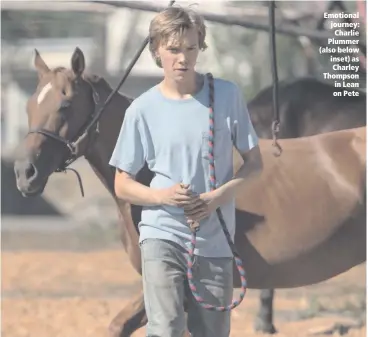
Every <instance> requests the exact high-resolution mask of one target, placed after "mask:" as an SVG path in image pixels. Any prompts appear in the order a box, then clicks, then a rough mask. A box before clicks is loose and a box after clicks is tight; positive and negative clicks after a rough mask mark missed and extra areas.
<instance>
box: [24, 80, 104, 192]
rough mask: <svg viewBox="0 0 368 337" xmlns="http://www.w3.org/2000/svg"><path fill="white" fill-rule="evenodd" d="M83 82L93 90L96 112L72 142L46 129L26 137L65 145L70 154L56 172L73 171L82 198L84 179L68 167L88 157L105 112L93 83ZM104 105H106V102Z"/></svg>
mask: <svg viewBox="0 0 368 337" xmlns="http://www.w3.org/2000/svg"><path fill="white" fill-rule="evenodd" d="M83 81H84V82H86V83H88V85H89V86H90V87H91V89H92V99H93V103H94V111H93V113H92V114H91V115H90V116H89V117H90V118H89V120H87V122H86V123H85V124H84V126H83V127H82V128H81V129H80V130H79V132H78V133H77V135H76V136H75V137H74V138H73V139H72V140H69V139H66V138H63V137H61V136H59V135H58V134H56V133H54V132H52V131H49V130H46V129H44V128H37V129H31V130H29V131H28V133H27V135H26V137H27V136H28V135H29V134H32V133H38V134H41V135H43V136H46V137H48V138H51V139H54V140H56V141H58V142H59V143H61V144H63V145H65V147H67V148H68V150H69V154H68V156H67V158H66V159H64V160H63V162H62V164H61V165H60V166H59V167H58V168H57V169H56V170H55V172H66V170H71V171H73V172H74V173H75V174H76V175H77V179H78V182H79V186H80V190H81V194H82V196H84V190H83V185H82V179H81V177H80V175H79V173H78V172H77V170H75V169H73V168H70V167H68V166H69V165H70V164H72V163H73V162H74V161H75V160H77V159H78V158H79V157H80V156H82V155H86V154H87V153H88V151H89V150H90V148H91V142H93V141H95V140H96V138H97V136H98V134H99V119H100V117H101V112H102V110H103V109H100V110H99V108H100V105H101V101H100V95H99V94H98V92H97V90H96V88H95V86H94V85H93V84H92V82H91V81H89V80H87V79H83ZM104 105H106V102H105V104H104ZM85 140H86V141H87V144H86V146H85V150H84V153H82V146H81V144H82V143H84V141H85Z"/></svg>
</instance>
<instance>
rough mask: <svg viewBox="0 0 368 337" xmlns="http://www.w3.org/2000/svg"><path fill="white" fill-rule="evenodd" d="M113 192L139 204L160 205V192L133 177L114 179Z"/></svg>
mask: <svg viewBox="0 0 368 337" xmlns="http://www.w3.org/2000/svg"><path fill="white" fill-rule="evenodd" d="M115 194H116V196H117V197H118V198H119V199H122V200H124V201H126V202H129V203H130V204H133V205H139V206H158V205H161V200H160V198H161V196H160V192H159V190H157V189H153V188H150V187H148V186H145V185H143V184H141V183H139V182H137V181H135V180H134V179H131V178H126V179H124V180H119V181H116V180H115Z"/></svg>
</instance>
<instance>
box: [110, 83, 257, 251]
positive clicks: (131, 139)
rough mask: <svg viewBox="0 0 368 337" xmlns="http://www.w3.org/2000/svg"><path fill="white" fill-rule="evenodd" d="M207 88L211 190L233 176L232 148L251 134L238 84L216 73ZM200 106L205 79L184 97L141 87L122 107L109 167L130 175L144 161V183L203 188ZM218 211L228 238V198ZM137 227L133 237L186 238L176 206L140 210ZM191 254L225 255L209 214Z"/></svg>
mask: <svg viewBox="0 0 368 337" xmlns="http://www.w3.org/2000/svg"><path fill="white" fill-rule="evenodd" d="M214 87H215V108H214V116H215V140H214V144H215V149H214V155H215V173H216V180H217V182H216V187H219V186H221V185H223V184H225V183H226V182H228V181H229V180H230V179H231V178H232V177H233V155H232V146H233V145H234V146H235V147H236V148H237V149H238V150H239V151H241V152H244V151H247V150H250V149H251V148H253V147H254V146H256V145H257V144H258V138H257V135H256V133H255V131H254V129H253V126H252V124H251V121H250V118H249V114H248V110H247V107H246V104H245V102H244V100H243V95H242V93H241V91H240V90H239V88H238V87H237V86H236V85H235V84H234V83H232V82H230V81H226V80H222V79H217V78H215V79H214ZM208 104H209V88H208V79H207V76H205V80H204V85H203V87H202V89H201V90H200V92H198V94H197V95H195V96H194V97H192V98H189V99H183V100H175V99H169V98H166V97H165V96H163V94H162V93H161V91H160V89H159V87H158V86H154V87H153V88H151V89H149V90H148V91H146V92H145V93H143V94H142V95H141V96H139V97H138V98H136V99H135V100H134V101H133V102H132V104H131V105H130V107H129V108H128V109H127V111H126V114H125V118H124V122H123V125H122V127H121V131H120V134H119V137H118V140H117V143H116V147H115V149H114V152H113V154H112V157H111V160H110V165H112V166H114V167H117V168H119V169H120V170H122V171H125V172H128V173H130V174H132V175H136V174H137V173H138V171H139V170H140V169H141V168H142V167H143V166H144V164H145V162H147V164H148V167H149V169H150V170H151V171H152V172H153V173H154V177H153V179H152V181H151V184H150V186H151V187H152V188H167V187H171V186H173V185H174V184H176V183H180V182H183V183H185V184H189V185H190V188H191V189H192V190H193V191H195V192H197V193H203V192H208V191H209V190H210V187H209V160H208V131H209V109H208ZM221 210H222V213H223V216H224V220H225V222H226V225H227V228H228V230H229V233H230V235H231V237H232V239H234V234H235V199H232V200H231V201H230V202H228V203H227V204H224V205H222V206H221ZM139 231H140V237H139V241H140V242H142V241H143V240H145V239H148V238H159V239H165V240H171V241H173V242H175V243H177V244H179V245H181V246H182V247H184V248H186V249H187V248H188V244H189V242H190V237H191V232H190V229H189V227H188V225H187V223H186V219H185V216H184V210H183V209H182V208H177V207H172V206H155V207H143V210H142V217H141V222H140V223H139ZM195 254H196V255H201V256H206V257H231V256H232V252H231V249H230V247H229V245H228V243H227V241H226V237H225V235H224V233H223V230H222V227H221V225H220V222H219V220H218V218H217V214H216V212H213V214H211V215H210V217H208V218H207V219H205V220H202V221H201V222H200V230H199V231H198V232H197V244H196V249H195Z"/></svg>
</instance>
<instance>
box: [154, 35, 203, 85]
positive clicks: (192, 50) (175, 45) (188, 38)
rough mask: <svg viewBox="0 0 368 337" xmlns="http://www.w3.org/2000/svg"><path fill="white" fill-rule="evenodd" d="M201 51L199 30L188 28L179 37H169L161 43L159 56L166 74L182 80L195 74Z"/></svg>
mask: <svg viewBox="0 0 368 337" xmlns="http://www.w3.org/2000/svg"><path fill="white" fill-rule="evenodd" d="M198 52H199V43H198V32H197V31H196V30H195V29H194V28H191V29H187V30H186V31H185V32H184V33H183V34H182V35H181V36H180V37H179V38H176V37H175V36H173V37H172V38H169V39H168V41H167V43H166V44H165V45H162V44H161V45H160V47H159V48H158V51H157V56H158V57H159V58H160V60H161V64H162V68H163V70H164V73H165V76H166V77H170V78H172V79H174V80H176V81H178V80H179V81H180V80H183V79H185V78H186V77H188V75H189V76H190V75H193V73H194V67H195V65H196V63H197V58H198Z"/></svg>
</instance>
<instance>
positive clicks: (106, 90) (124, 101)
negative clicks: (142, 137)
mask: <svg viewBox="0 0 368 337" xmlns="http://www.w3.org/2000/svg"><path fill="white" fill-rule="evenodd" d="M101 81H104V80H100V81H99V82H101ZM96 89H97V90H98V93H99V95H100V99H101V100H102V102H104V101H106V99H107V97H108V96H109V94H110V93H111V92H112V89H111V88H110V87H109V86H108V85H107V84H106V83H103V82H102V83H97V84H96ZM129 105H130V101H129V99H128V98H127V97H124V96H122V95H121V94H119V93H116V94H115V95H114V97H113V98H112V100H111V102H110V104H109V105H108V106H107V107H106V108H105V110H104V112H103V113H102V115H101V118H100V120H99V135H98V138H97V140H96V141H95V143H94V145H93V149H92V150H91V151H90V153H89V154H88V156H86V159H87V161H88V162H89V164H90V166H91V167H92V169H93V170H94V172H95V173H96V175H97V177H98V178H99V179H100V180H101V182H102V183H103V184H104V185H105V187H106V188H107V189H108V191H109V192H110V193H111V195H112V196H113V197H114V199H116V197H115V192H114V177H115V169H114V168H113V167H111V166H110V165H109V160H110V158H111V155H112V152H113V150H114V147H115V144H116V140H117V138H118V135H119V132H120V128H121V125H122V122H123V119H124V115H125V110H126V109H127V108H128V106H129Z"/></svg>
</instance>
